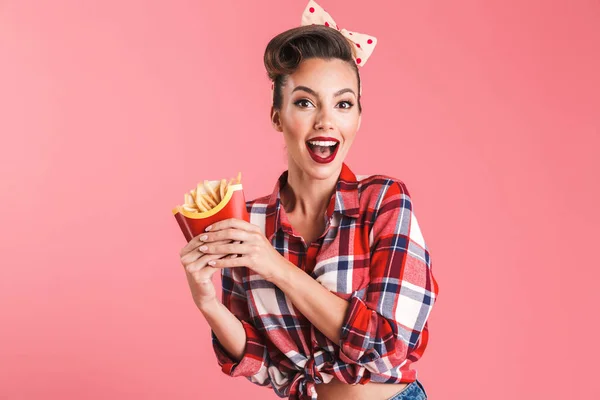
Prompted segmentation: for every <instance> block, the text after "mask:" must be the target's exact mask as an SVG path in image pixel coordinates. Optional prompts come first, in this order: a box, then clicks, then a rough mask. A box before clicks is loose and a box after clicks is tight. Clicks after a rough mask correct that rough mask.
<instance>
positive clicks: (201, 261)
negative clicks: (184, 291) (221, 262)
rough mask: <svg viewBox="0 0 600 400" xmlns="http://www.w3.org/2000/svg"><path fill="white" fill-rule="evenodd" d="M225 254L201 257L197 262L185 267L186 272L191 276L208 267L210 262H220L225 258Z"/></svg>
mask: <svg viewBox="0 0 600 400" xmlns="http://www.w3.org/2000/svg"><path fill="white" fill-rule="evenodd" d="M224 257H225V256H224V255H223V254H204V255H202V256H201V257H199V258H198V259H197V260H195V261H193V262H191V263H189V264H187V265H186V266H185V270H186V271H187V272H189V273H190V274H193V273H195V272H198V271H200V270H201V269H202V268H204V267H206V266H207V264H208V262H209V261H212V260H218V259H220V258H224Z"/></svg>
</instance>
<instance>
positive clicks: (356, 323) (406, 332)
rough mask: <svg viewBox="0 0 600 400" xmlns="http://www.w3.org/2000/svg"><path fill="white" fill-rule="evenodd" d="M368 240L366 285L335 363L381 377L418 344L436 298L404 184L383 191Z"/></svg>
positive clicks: (351, 313)
mask: <svg viewBox="0 0 600 400" xmlns="http://www.w3.org/2000/svg"><path fill="white" fill-rule="evenodd" d="M384 190H386V191H385V193H384V194H383V199H382V200H381V204H380V206H379V207H378V211H377V214H376V216H375V222H374V223H373V226H372V229H371V233H370V235H369V243H370V244H371V248H370V249H371V250H370V251H371V265H370V272H369V273H370V282H369V285H368V287H367V288H366V293H365V297H364V301H363V299H362V298H361V296H359V295H358V293H359V292H358V291H356V292H354V293H353V294H352V296H351V298H350V300H349V303H350V304H349V308H348V311H347V313H346V315H345V317H344V322H343V324H342V332H341V336H340V343H339V345H340V359H341V360H342V361H344V362H346V363H351V364H358V365H361V366H364V367H365V368H366V369H367V370H369V371H371V372H373V373H384V372H386V371H388V370H390V369H392V368H395V367H398V366H401V365H402V364H404V363H405V362H406V360H407V357H409V355H410V352H411V350H412V349H414V348H415V347H416V346H417V344H418V342H419V339H420V336H421V333H422V332H423V331H424V330H425V333H424V334H423V336H424V340H426V339H427V327H426V322H427V318H428V316H429V314H430V312H431V309H432V307H433V304H434V302H435V299H436V297H437V295H438V285H437V282H436V281H435V279H434V277H433V275H432V270H431V259H430V256H429V251H428V249H427V246H426V245H425V241H424V240H423V236H422V234H421V230H420V229H419V224H418V223H417V219H416V218H415V215H414V213H413V207H412V202H411V199H410V195H409V193H408V190H407V188H406V186H405V185H404V183H402V182H401V181H397V180H396V181H393V183H390V184H389V185H386V186H385V187H384Z"/></svg>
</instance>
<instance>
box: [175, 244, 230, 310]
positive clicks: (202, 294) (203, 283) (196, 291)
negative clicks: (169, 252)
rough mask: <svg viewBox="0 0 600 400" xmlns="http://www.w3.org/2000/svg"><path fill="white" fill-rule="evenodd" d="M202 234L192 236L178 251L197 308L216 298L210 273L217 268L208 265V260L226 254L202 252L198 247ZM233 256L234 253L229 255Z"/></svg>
mask: <svg viewBox="0 0 600 400" xmlns="http://www.w3.org/2000/svg"><path fill="white" fill-rule="evenodd" d="M200 236H202V234H200V235H198V236H196V237H194V238H192V240H190V241H189V243H187V244H186V245H185V246H184V247H183V248H182V249H181V251H180V252H179V255H180V257H181V264H182V265H183V267H184V269H185V274H186V277H187V280H188V284H189V285H190V290H191V291H192V297H193V298H194V303H196V306H197V307H198V308H201V307H202V306H203V305H206V304H209V303H211V302H213V301H214V300H216V299H217V293H216V290H215V286H214V284H213V282H212V275H213V274H214V273H215V271H217V270H218V269H219V268H215V267H211V266H210V265H208V262H209V261H212V260H218V259H220V258H223V257H228V256H227V255H225V256H224V255H222V254H220V255H215V254H204V253H202V252H201V251H200V250H199V248H200V246H202V245H203V244H204V242H202V241H200ZM227 243H231V241H230V240H221V241H215V242H213V243H212V244H227ZM230 256H231V257H235V255H230Z"/></svg>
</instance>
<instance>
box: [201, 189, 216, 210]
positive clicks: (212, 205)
mask: <svg viewBox="0 0 600 400" xmlns="http://www.w3.org/2000/svg"><path fill="white" fill-rule="evenodd" d="M202 198H203V199H204V201H205V202H206V204H208V205H209V206H210V208H215V207H216V206H217V203H216V202H215V201H214V200H213V198H212V197H210V195H209V194H208V193H202Z"/></svg>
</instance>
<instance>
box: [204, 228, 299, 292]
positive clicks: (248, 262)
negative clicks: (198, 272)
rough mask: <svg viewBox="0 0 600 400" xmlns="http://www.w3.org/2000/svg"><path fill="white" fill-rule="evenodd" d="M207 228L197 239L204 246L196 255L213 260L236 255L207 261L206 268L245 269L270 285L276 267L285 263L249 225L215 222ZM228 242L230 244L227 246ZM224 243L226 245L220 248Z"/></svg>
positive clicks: (267, 241)
mask: <svg viewBox="0 0 600 400" xmlns="http://www.w3.org/2000/svg"><path fill="white" fill-rule="evenodd" d="M209 228H210V230H209V231H208V232H206V233H204V234H202V235H199V237H200V238H201V240H202V241H203V242H204V246H206V248H203V247H201V250H200V251H202V252H204V253H205V254H210V255H215V256H223V255H226V254H238V255H239V257H237V258H235V259H232V258H226V259H223V258H220V257H218V258H219V259H213V260H210V262H209V263H208V264H209V267H210V266H213V267H214V268H229V267H248V268H250V269H251V270H253V271H254V272H256V273H258V274H259V275H261V276H262V277H263V278H265V279H266V280H268V281H270V280H271V279H272V278H273V276H274V273H275V272H276V271H277V265H279V264H280V263H281V262H282V261H284V260H285V261H287V260H286V259H285V258H284V257H283V256H282V255H281V254H279V252H277V250H275V249H274V248H273V246H272V245H271V242H269V240H268V239H267V238H266V237H265V236H264V235H263V234H262V232H261V231H260V228H259V227H258V226H256V225H253V224H251V223H249V222H246V221H244V220H241V219H237V218H230V219H226V220H223V221H219V222H216V223H214V224H212V225H211V226H210V227H209ZM207 229H208V228H207ZM232 241H233V243H227V242H232ZM224 242H225V243H226V244H223V243H224ZM240 242H241V243H240Z"/></svg>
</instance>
